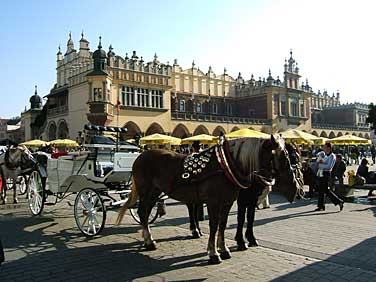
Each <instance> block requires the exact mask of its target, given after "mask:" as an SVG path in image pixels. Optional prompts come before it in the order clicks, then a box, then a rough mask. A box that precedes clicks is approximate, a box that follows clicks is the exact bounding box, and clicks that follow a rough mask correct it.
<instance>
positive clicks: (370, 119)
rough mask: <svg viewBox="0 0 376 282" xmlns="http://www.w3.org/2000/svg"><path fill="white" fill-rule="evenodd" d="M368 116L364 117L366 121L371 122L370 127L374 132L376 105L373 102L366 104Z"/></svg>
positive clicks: (375, 126) (375, 129)
mask: <svg viewBox="0 0 376 282" xmlns="http://www.w3.org/2000/svg"><path fill="white" fill-rule="evenodd" d="M368 108H369V111H368V117H367V119H366V122H368V123H370V124H371V129H373V131H374V132H375V133H376V105H374V104H373V103H371V104H369V106H368Z"/></svg>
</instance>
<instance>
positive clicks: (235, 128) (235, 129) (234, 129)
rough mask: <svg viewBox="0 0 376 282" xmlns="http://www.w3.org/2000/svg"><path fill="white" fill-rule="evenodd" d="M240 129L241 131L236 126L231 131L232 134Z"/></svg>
mask: <svg viewBox="0 0 376 282" xmlns="http://www.w3.org/2000/svg"><path fill="white" fill-rule="evenodd" d="M239 129H240V128H239V127H237V126H234V127H233V128H232V129H231V132H234V131H237V130H239Z"/></svg>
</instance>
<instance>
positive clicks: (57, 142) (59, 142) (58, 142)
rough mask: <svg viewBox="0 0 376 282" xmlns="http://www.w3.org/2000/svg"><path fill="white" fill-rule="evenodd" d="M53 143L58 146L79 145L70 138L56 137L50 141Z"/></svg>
mask: <svg viewBox="0 0 376 282" xmlns="http://www.w3.org/2000/svg"><path fill="white" fill-rule="evenodd" d="M48 143H49V144H51V145H54V146H56V147H78V146H79V145H78V143H77V142H76V141H74V140H70V139H56V140H52V141H50V142H48Z"/></svg>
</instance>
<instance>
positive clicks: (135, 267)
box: [0, 238, 207, 282]
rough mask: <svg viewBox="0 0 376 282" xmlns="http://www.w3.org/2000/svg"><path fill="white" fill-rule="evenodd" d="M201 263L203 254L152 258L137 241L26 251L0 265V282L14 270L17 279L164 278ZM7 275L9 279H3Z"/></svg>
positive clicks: (124, 279)
mask: <svg viewBox="0 0 376 282" xmlns="http://www.w3.org/2000/svg"><path fill="white" fill-rule="evenodd" d="M169 240H171V238H169ZM203 264H205V265H206V264H207V257H206V253H196V254H192V255H188V256H184V255H182V256H178V257H173V258H164V257H158V258H156V259H153V258H151V257H150V256H149V255H148V253H147V252H143V251H140V250H139V243H137V242H135V243H125V244H122V243H119V244H106V245H94V246H90V247H83V248H74V249H65V250H54V251H45V252H38V253H34V254H29V255H28V256H26V257H24V258H21V259H18V260H16V261H11V262H8V263H5V264H3V265H2V266H1V267H0V277H1V281H2V282H5V281H13V279H14V275H15V272H20V276H19V278H21V280H22V276H21V274H22V273H25V279H26V277H28V279H30V281H55V280H58V281H137V279H138V278H142V277H147V276H156V277H153V278H152V280H151V281H158V280H159V279H160V281H166V280H165V279H164V278H163V273H164V272H169V271H173V270H176V269H182V268H188V267H192V266H197V265H203ZM10 275H12V280H7V277H9V276H10ZM155 278H157V279H155ZM204 280H205V278H203V279H195V280H193V281H204ZM24 281H26V280H24ZM177 281H179V280H177Z"/></svg>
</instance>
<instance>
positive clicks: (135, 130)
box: [120, 121, 142, 141]
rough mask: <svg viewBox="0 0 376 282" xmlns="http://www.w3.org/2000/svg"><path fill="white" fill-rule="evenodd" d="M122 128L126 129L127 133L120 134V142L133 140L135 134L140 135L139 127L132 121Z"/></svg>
mask: <svg viewBox="0 0 376 282" xmlns="http://www.w3.org/2000/svg"><path fill="white" fill-rule="evenodd" d="M123 127H125V128H126V129H127V132H125V133H121V135H120V140H122V141H124V140H128V139H133V138H134V137H135V136H136V135H137V134H139V135H141V129H140V127H139V126H138V125H137V124H136V123H135V122H133V121H128V122H127V123H126V124H124V126H123ZM141 137H142V136H141Z"/></svg>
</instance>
